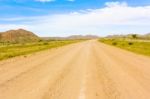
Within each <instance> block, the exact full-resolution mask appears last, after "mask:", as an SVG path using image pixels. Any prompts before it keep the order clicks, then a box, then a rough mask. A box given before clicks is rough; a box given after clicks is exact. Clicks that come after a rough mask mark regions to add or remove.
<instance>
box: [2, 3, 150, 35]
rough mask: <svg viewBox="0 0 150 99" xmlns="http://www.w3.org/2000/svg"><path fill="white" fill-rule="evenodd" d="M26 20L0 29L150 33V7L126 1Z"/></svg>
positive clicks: (104, 33)
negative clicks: (132, 4)
mask: <svg viewBox="0 0 150 99" xmlns="http://www.w3.org/2000/svg"><path fill="white" fill-rule="evenodd" d="M23 19H24V20H25V22H26V23H22V24H19V25H13V24H11V25H10V24H9V25H8V27H7V25H3V24H1V26H0V27H1V29H0V30H6V29H10V28H11V27H14V28H25V29H29V30H31V31H33V32H36V33H38V34H39V35H41V36H48V35H49V36H57V35H60V36H64V35H71V34H77V33H79V34H89V33H93V34H98V35H108V34H109V33H131V32H135V33H142V32H143V33H146V32H150V29H149V27H150V6H137V7H130V6H128V4H127V3H125V2H123V3H119V2H108V3H106V6H105V7H104V8H99V9H88V10H82V11H79V12H72V13H68V14H55V15H47V16H39V17H31V18H23ZM27 19H28V20H29V21H26V20H27ZM31 20H32V21H31ZM22 21H23V20H22Z"/></svg>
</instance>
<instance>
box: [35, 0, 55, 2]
mask: <svg viewBox="0 0 150 99" xmlns="http://www.w3.org/2000/svg"><path fill="white" fill-rule="evenodd" d="M35 1H38V2H53V1H55V0H35Z"/></svg>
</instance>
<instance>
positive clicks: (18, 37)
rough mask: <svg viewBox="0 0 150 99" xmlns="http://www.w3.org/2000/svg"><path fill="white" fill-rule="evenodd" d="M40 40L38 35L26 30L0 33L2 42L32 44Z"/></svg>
mask: <svg viewBox="0 0 150 99" xmlns="http://www.w3.org/2000/svg"><path fill="white" fill-rule="evenodd" d="M39 39H40V38H39V37H38V36H37V35H35V34H34V33H32V32H30V31H27V30H24V29H18V30H9V31H6V32H0V42H31V41H38V40H39Z"/></svg>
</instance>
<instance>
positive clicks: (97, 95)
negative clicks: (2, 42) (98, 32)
mask: <svg viewBox="0 0 150 99" xmlns="http://www.w3.org/2000/svg"><path fill="white" fill-rule="evenodd" d="M0 99H150V58H149V57H146V56H142V55H136V54H134V53H131V52H128V51H125V50H122V49H119V48H115V47H113V46H109V45H105V44H102V43H99V42H98V41H96V40H92V41H85V42H81V43H76V44H72V45H68V46H64V47H61V48H57V49H52V50H47V51H43V52H38V53H35V54H32V55H28V56H26V57H24V56H21V57H16V58H12V59H8V60H4V61H1V62H0Z"/></svg>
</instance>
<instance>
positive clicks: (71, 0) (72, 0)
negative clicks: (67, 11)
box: [67, 0, 75, 2]
mask: <svg viewBox="0 0 150 99" xmlns="http://www.w3.org/2000/svg"><path fill="white" fill-rule="evenodd" d="M67 1H70V2H74V1H75V0H67Z"/></svg>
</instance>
